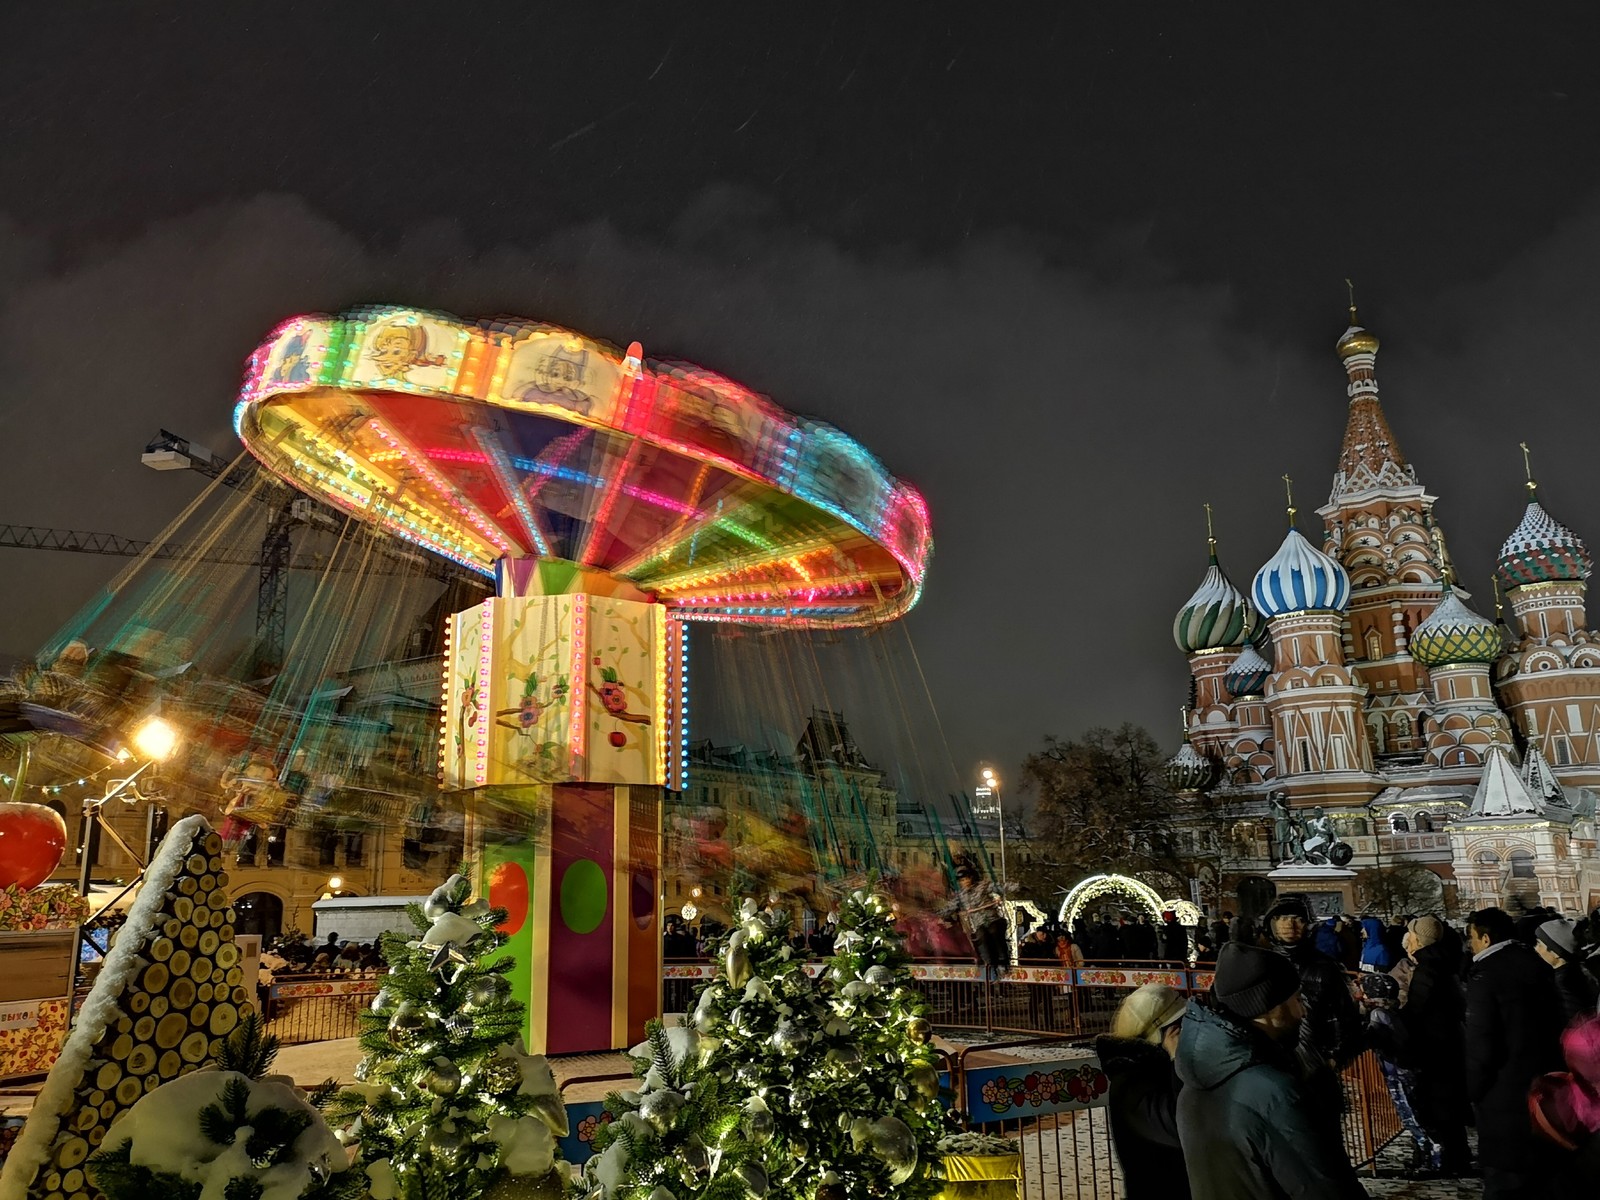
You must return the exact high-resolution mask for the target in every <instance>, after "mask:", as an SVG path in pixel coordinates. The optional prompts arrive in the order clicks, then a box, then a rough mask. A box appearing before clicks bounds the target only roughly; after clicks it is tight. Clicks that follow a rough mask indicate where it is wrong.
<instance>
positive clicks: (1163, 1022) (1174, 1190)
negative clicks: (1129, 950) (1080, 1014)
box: [1095, 983, 1189, 1200]
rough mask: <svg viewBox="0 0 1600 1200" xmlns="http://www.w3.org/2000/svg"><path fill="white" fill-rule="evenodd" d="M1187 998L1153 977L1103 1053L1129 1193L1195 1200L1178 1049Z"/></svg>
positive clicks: (1121, 1013)
mask: <svg viewBox="0 0 1600 1200" xmlns="http://www.w3.org/2000/svg"><path fill="white" fill-rule="evenodd" d="M1185 1007H1186V1005H1185V1001H1184V999H1183V997H1182V996H1180V995H1179V994H1178V993H1177V992H1176V991H1174V990H1173V989H1172V988H1170V987H1167V986H1166V985H1165V984H1160V983H1147V984H1145V985H1144V986H1143V987H1141V988H1136V989H1135V990H1134V991H1132V992H1130V993H1129V994H1128V996H1127V998H1126V999H1125V1000H1123V1002H1122V1006H1121V1007H1120V1008H1118V1009H1117V1016H1116V1020H1115V1021H1114V1022H1113V1023H1112V1026H1111V1033H1110V1035H1109V1036H1102V1037H1098V1038H1096V1039H1095V1053H1096V1054H1098V1055H1099V1056H1100V1066H1101V1067H1102V1068H1103V1069H1104V1070H1105V1073H1106V1078H1107V1079H1109V1080H1110V1083H1111V1086H1110V1088H1109V1090H1108V1091H1107V1093H1106V1104H1107V1108H1108V1109H1109V1110H1110V1114H1111V1144H1112V1145H1113V1146H1115V1147H1116V1151H1117V1159H1118V1161H1119V1162H1121V1164H1122V1178H1123V1186H1124V1189H1125V1190H1124V1195H1126V1196H1127V1197H1128V1200H1187V1198H1188V1196H1189V1177H1188V1174H1187V1172H1186V1170H1185V1168H1184V1162H1183V1148H1182V1146H1181V1145H1180V1144H1179V1141H1178V1077H1177V1075H1176V1073H1175V1072H1174V1071H1173V1067H1172V1056H1173V1055H1174V1054H1176V1053H1177V1049H1178V1037H1179V1035H1180V1031H1181V1029H1182V1026H1183V1014H1184V1010H1185Z"/></svg>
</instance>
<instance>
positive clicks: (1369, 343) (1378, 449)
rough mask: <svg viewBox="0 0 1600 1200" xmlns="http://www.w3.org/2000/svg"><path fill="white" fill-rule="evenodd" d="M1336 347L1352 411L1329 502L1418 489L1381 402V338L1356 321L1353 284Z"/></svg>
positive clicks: (1413, 474)
mask: <svg viewBox="0 0 1600 1200" xmlns="http://www.w3.org/2000/svg"><path fill="white" fill-rule="evenodd" d="M1345 283H1346V284H1349V283H1350V281H1349V280H1348V279H1347V280H1345ZM1336 349H1337V350H1338V353H1339V358H1340V360H1341V361H1342V362H1343V363H1344V371H1345V375H1346V377H1347V379H1348V383H1347V384H1346V387H1345V392H1346V394H1347V395H1348V396H1349V397H1350V413H1349V416H1348V417H1347V418H1346V421H1345V427H1344V443H1343V444H1342V445H1341V446H1340V448H1339V469H1338V471H1337V472H1335V474H1334V477H1333V494H1332V495H1331V496H1330V497H1329V498H1328V503H1329V504H1330V505H1336V504H1338V503H1340V502H1341V501H1342V500H1344V499H1345V498H1347V497H1349V496H1353V495H1357V494H1359V493H1362V492H1369V491H1376V490H1379V489H1393V488H1408V489H1409V488H1415V487H1417V486H1418V485H1417V473H1416V471H1415V470H1414V469H1413V468H1412V466H1411V464H1410V463H1408V462H1407V461H1406V457H1405V455H1404V454H1403V453H1401V450H1400V444H1399V442H1397V441H1396V440H1395V436H1394V431H1393V430H1391V429H1390V428H1389V421H1388V418H1387V417H1385V416H1384V415H1383V405H1382V404H1380V403H1379V402H1378V373H1377V359H1378V338H1377V335H1376V334H1374V333H1372V332H1371V331H1370V330H1367V329H1363V328H1362V327H1361V325H1360V324H1358V323H1357V317H1356V303H1355V288H1354V286H1351V288H1350V328H1348V329H1346V330H1345V331H1344V336H1343V337H1341V338H1340V339H1339V343H1338V346H1337V347H1336Z"/></svg>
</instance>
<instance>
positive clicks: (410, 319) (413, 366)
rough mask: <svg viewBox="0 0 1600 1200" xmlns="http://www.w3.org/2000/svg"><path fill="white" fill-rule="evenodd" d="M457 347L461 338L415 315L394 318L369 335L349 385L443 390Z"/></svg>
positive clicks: (451, 369)
mask: <svg viewBox="0 0 1600 1200" xmlns="http://www.w3.org/2000/svg"><path fill="white" fill-rule="evenodd" d="M460 344H461V338H460V337H459V336H458V335H456V334H455V333H454V332H453V331H452V330H450V329H449V328H447V327H444V326H439V325H435V324H434V323H433V322H430V321H426V320H423V319H421V318H419V317H415V316H397V317H393V318H391V319H390V320H387V321H383V322H381V323H379V324H377V325H375V326H373V327H372V329H371V330H370V331H369V332H368V334H367V338H366V342H365V344H364V345H363V346H362V348H361V352H360V354H359V355H358V356H357V357H356V360H355V362H354V363H353V364H352V367H351V382H352V383H358V384H371V385H376V384H387V385H389V386H391V387H392V386H394V385H395V384H397V383H398V384H402V385H403V384H411V385H413V386H416V387H425V388H434V387H444V386H445V385H446V384H447V383H448V382H449V380H450V377H451V374H452V372H453V366H452V362H453V360H454V359H457V358H459V354H457V353H456V351H457V350H458V349H459V347H460Z"/></svg>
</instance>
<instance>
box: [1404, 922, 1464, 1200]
mask: <svg viewBox="0 0 1600 1200" xmlns="http://www.w3.org/2000/svg"><path fill="white" fill-rule="evenodd" d="M1405 951H1406V954H1407V955H1408V956H1409V957H1410V960H1411V962H1412V968H1411V981H1410V984H1409V986H1408V987H1407V989H1406V996H1405V999H1404V1001H1403V1002H1402V1003H1401V1005H1400V1024H1401V1026H1402V1027H1403V1028H1404V1030H1405V1033H1406V1051H1407V1060H1406V1065H1407V1066H1408V1067H1410V1068H1411V1069H1412V1070H1413V1071H1414V1072H1415V1080H1414V1084H1413V1087H1412V1089H1411V1106H1412V1108H1413V1109H1414V1110H1415V1111H1416V1114H1417V1120H1418V1121H1420V1122H1421V1123H1422V1127H1423V1129H1425V1130H1427V1132H1428V1136H1429V1137H1430V1138H1432V1139H1433V1141H1434V1142H1435V1143H1436V1144H1437V1145H1438V1147H1439V1172H1440V1174H1442V1175H1451V1176H1461V1175H1466V1174H1468V1173H1469V1172H1470V1171H1471V1169H1472V1161H1471V1160H1472V1155H1471V1152H1470V1151H1469V1150H1468V1148H1467V1122H1468V1120H1469V1119H1470V1117H1471V1113H1470V1112H1469V1110H1468V1108H1467V1099H1466V1096H1467V1079H1466V1073H1465V1071H1464V1070H1463V1069H1462V1065H1461V1064H1462V1060H1463V1059H1465V1057H1466V1052H1467V1051H1466V1029H1465V1025H1466V1019H1467V1002H1466V997H1465V996H1464V994H1463V993H1462V990H1461V982H1460V979H1461V947H1460V945H1459V944H1458V943H1457V942H1456V940H1455V937H1454V935H1453V934H1452V933H1451V931H1450V930H1449V929H1448V928H1447V927H1446V925H1445V923H1444V922H1443V921H1441V920H1439V918H1438V917H1418V918H1417V919H1416V920H1414V921H1412V922H1411V924H1410V926H1409V927H1408V929H1407V931H1406V937H1405Z"/></svg>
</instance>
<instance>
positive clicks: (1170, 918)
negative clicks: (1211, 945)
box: [1161, 913, 1189, 966]
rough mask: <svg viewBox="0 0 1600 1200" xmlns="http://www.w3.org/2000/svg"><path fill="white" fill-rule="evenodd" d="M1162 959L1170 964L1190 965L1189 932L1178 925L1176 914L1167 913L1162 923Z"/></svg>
mask: <svg viewBox="0 0 1600 1200" xmlns="http://www.w3.org/2000/svg"><path fill="white" fill-rule="evenodd" d="M1161 957H1162V958H1164V959H1166V960H1167V961H1168V962H1170V963H1179V964H1181V965H1184V966H1187V965H1188V963H1189V930H1188V929H1187V927H1185V926H1183V925H1180V924H1178V916H1177V914H1176V913H1167V914H1166V916H1165V917H1163V918H1162V923H1161Z"/></svg>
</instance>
